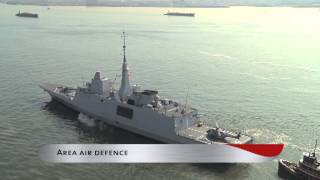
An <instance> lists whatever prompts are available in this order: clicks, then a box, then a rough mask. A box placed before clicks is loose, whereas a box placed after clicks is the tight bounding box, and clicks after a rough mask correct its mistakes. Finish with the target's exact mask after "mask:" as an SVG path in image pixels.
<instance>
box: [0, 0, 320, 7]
mask: <svg viewBox="0 0 320 180" xmlns="http://www.w3.org/2000/svg"><path fill="white" fill-rule="evenodd" d="M0 2H9V3H23V4H29V3H31V4H70V5H72V4H74V5H79V4H81V5H136V6H139V5H141V6H144V5H155V6H232V5H249V6H251V5H252V6H254V5H258V6H312V5H318V6H319V5H320V0H0Z"/></svg>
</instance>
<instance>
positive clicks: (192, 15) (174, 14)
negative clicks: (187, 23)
mask: <svg viewBox="0 0 320 180" xmlns="http://www.w3.org/2000/svg"><path fill="white" fill-rule="evenodd" d="M163 15H166V16H188V17H194V16H195V13H181V12H170V11H168V12H167V13H165V14H163Z"/></svg>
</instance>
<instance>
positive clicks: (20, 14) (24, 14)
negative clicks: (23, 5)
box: [16, 11, 39, 18]
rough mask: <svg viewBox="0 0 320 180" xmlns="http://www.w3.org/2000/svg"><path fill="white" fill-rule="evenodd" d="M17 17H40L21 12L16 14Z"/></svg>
mask: <svg viewBox="0 0 320 180" xmlns="http://www.w3.org/2000/svg"><path fill="white" fill-rule="evenodd" d="M16 16H18V17H28V18H38V17H39V15H38V14H34V13H28V12H23V13H21V12H20V11H19V12H18V13H17V14H16Z"/></svg>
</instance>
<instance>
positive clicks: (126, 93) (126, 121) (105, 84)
mask: <svg viewBox="0 0 320 180" xmlns="http://www.w3.org/2000/svg"><path fill="white" fill-rule="evenodd" d="M123 39H124V45H123V63H122V79H121V85H120V88H119V90H116V89H115V88H113V83H114V82H113V81H112V80H111V79H108V78H102V77H101V73H100V72H96V73H95V75H94V78H93V79H92V80H91V82H88V83H86V85H85V87H77V88H72V87H68V86H64V85H59V84H50V83H46V84H43V85H41V86H40V87H41V88H42V89H44V90H45V91H46V92H48V93H49V94H50V96H51V97H52V99H54V100H56V101H59V102H61V103H62V104H64V105H66V106H68V107H70V108H72V109H74V110H76V111H78V112H81V113H82V114H85V115H87V116H89V117H92V118H95V119H96V120H97V121H100V122H103V123H107V124H111V125H114V126H116V127H119V128H122V129H125V130H128V131H131V132H133V133H137V134H140V135H143V136H146V137H149V138H152V139H155V140H158V141H162V142H165V143H204V144H212V143H234V144H243V143H251V142H252V138H251V137H250V136H247V135H244V134H241V133H237V132H231V131H228V130H225V129H222V128H220V127H219V126H218V125H216V127H211V126H208V125H206V124H204V123H203V121H202V120H201V119H200V117H199V114H198V110H197V109H195V108H192V107H188V106H187V105H185V104H180V103H178V102H176V101H174V100H170V99H166V98H161V97H160V96H159V94H158V91H156V90H142V88H141V86H139V85H132V86H130V82H129V72H128V63H127V59H126V44H125V34H124V33H123Z"/></svg>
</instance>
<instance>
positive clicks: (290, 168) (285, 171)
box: [278, 159, 302, 180]
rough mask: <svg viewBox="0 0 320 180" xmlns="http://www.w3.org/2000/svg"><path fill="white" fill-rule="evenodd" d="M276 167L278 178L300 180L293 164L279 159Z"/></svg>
mask: <svg viewBox="0 0 320 180" xmlns="http://www.w3.org/2000/svg"><path fill="white" fill-rule="evenodd" d="M278 166H279V167H278V175H279V176H280V177H283V178H285V179H294V180H300V179H301V178H300V177H299V175H298V173H297V171H296V167H297V165H296V164H295V163H292V162H289V161H286V160H284V159H280V160H279V162H278ZM301 180H302V179H301Z"/></svg>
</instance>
